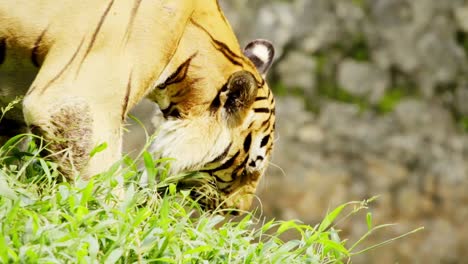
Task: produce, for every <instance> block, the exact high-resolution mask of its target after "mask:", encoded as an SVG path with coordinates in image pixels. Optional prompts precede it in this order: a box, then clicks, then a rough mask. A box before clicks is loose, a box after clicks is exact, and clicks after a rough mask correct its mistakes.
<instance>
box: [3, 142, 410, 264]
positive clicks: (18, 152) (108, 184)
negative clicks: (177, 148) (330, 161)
mask: <svg viewBox="0 0 468 264" xmlns="http://www.w3.org/2000/svg"><path fill="white" fill-rule="evenodd" d="M46 147H47V146H44V145H42V141H41V140H40V139H37V138H36V139H35V140H28V136H27V135H19V136H16V137H14V138H12V139H10V140H9V141H8V142H7V143H6V144H4V145H3V146H1V147H0V233H1V235H0V263H288V264H291V263H348V262H350V261H351V259H352V257H353V256H355V255H356V254H363V253H364V252H366V251H368V250H370V249H372V248H374V247H378V246H381V245H384V244H386V243H389V242H391V241H393V240H395V239H398V238H399V237H398V238H393V239H390V240H388V241H384V242H382V243H380V244H377V245H372V246H369V247H365V246H363V245H362V242H363V241H364V240H365V239H366V238H367V237H368V236H369V235H371V234H372V233H373V232H375V231H376V230H378V229H381V228H384V227H387V226H388V225H379V226H374V223H373V221H372V215H371V214H370V213H368V214H367V216H366V218H365V219H363V221H366V222H367V225H368V228H369V230H368V232H367V233H366V234H363V236H362V239H360V240H358V241H357V242H350V241H348V240H346V239H342V238H340V232H339V231H338V230H337V227H336V225H335V223H336V222H339V221H347V220H348V218H349V217H351V216H355V215H356V214H357V213H358V212H359V211H362V210H367V207H368V203H369V202H370V201H371V200H372V199H371V200H366V201H361V202H350V203H346V204H344V205H341V206H339V207H338V208H336V209H334V210H333V211H331V212H329V213H328V215H327V216H326V217H325V218H324V219H323V221H322V222H321V223H318V224H317V225H315V226H308V225H305V224H302V223H300V222H299V221H273V220H272V221H268V222H265V220H261V219H258V218H256V217H254V213H247V214H245V215H243V216H241V217H238V218H236V219H234V218H230V217H225V216H221V215H218V214H216V213H215V214H210V213H205V212H203V211H202V210H201V209H200V208H199V206H198V204H197V202H196V201H193V200H192V199H191V198H190V196H189V190H178V188H177V186H176V185H177V181H178V180H180V178H181V177H204V176H200V175H197V174H196V173H192V174H186V175H175V176H171V175H167V174H166V173H165V171H167V167H166V166H167V165H164V164H167V160H160V161H153V160H151V159H148V157H149V154H148V153H147V152H143V153H142V155H140V156H141V159H144V162H143V164H146V168H144V169H143V170H146V171H147V173H148V174H149V177H150V178H154V179H156V180H155V181H154V182H153V183H152V184H148V185H146V186H142V185H141V184H140V178H141V174H142V171H141V170H139V169H138V166H137V162H136V161H135V160H132V159H130V158H128V157H125V158H123V159H122V160H121V161H120V162H118V163H116V164H113V165H112V166H111V167H110V168H109V170H108V171H106V172H103V173H101V174H99V175H96V176H95V177H93V178H92V179H91V180H89V181H84V180H81V179H79V178H78V179H77V180H76V181H75V182H68V181H66V180H65V179H63V177H62V176H61V174H60V173H59V171H58V170H57V165H56V164H55V163H54V162H52V161H51V160H50V159H49V158H48V157H47V156H46V157H41V155H40V154H41V153H44V152H43V151H42V150H43V149H44V148H46ZM104 148H105V145H101V146H99V147H97V148H96V150H95V151H94V152H93V154H94V153H96V152H98V151H102V150H103V149H104ZM155 167H156V168H155ZM154 175H159V177H155V176H154ZM161 175H162V176H161ZM122 186H123V189H124V190H125V195H124V196H122V195H119V193H122V192H119V191H118V190H119V189H120V188H121V187H122ZM416 231H417V230H415V231H411V232H410V233H413V232H416ZM285 232H295V233H297V234H298V236H299V238H298V239H295V240H290V241H283V240H282V239H281V235H282V234H284V233H285ZM408 234H409V233H408ZM405 235H407V234H405ZM405 235H402V236H401V237H403V236H405Z"/></svg>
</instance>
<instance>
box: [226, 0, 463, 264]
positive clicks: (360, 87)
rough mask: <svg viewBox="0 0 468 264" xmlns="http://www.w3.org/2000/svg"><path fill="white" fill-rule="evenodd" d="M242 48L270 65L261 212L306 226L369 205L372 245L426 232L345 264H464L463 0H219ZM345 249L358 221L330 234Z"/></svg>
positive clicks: (358, 229) (362, 228) (361, 223)
mask: <svg viewBox="0 0 468 264" xmlns="http://www.w3.org/2000/svg"><path fill="white" fill-rule="evenodd" d="M221 3H222V6H223V7H224V10H225V11H226V14H227V16H228V18H229V20H230V21H231V23H232V25H233V27H234V29H235V31H236V33H237V34H238V36H239V38H240V40H241V43H243V44H245V43H247V42H248V41H249V40H251V39H254V38H266V39H269V40H271V41H272V42H273V43H274V44H275V46H276V49H277V58H278V59H277V61H276V64H275V66H274V68H273V69H272V71H271V73H270V79H271V81H270V83H271V86H272V87H273V89H274V91H275V92H276V95H277V97H278V100H277V102H278V103H277V104H278V106H277V115H278V119H277V120H278V123H277V128H278V140H277V142H276V149H275V154H274V158H273V163H274V165H272V166H270V167H271V169H270V170H269V172H268V175H267V177H266V179H265V180H264V182H263V183H262V184H261V187H260V190H259V197H260V199H261V200H262V203H263V211H264V213H265V214H266V215H267V216H268V217H275V218H277V219H292V218H294V219H301V220H302V221H304V222H305V223H308V224H312V225H314V224H316V223H317V222H318V221H320V219H321V218H322V217H323V216H324V214H325V213H326V212H327V210H328V209H330V208H333V207H334V206H336V205H338V204H342V203H345V202H347V201H351V200H362V199H365V198H369V197H371V196H374V195H380V198H379V199H378V200H377V202H375V203H374V204H373V205H372V209H371V210H372V212H373V214H374V217H375V221H376V222H377V223H380V224H382V223H398V225H397V226H396V227H395V228H391V229H388V230H387V231H384V232H379V233H377V234H376V235H375V236H373V237H372V239H371V240H370V241H369V242H370V244H372V243H376V242H378V241H382V240H385V239H388V238H390V237H392V236H397V235H400V234H403V233H404V232H406V231H409V230H411V229H413V228H415V227H419V226H424V227H425V230H424V231H422V232H420V233H419V234H417V235H413V236H411V237H408V238H405V239H403V240H399V241H397V242H394V243H392V244H390V245H388V246H385V247H383V248H380V249H377V250H375V251H373V252H371V253H368V254H366V255H365V256H361V257H358V258H355V259H354V263H466V261H467V260H466V259H468V250H467V249H468V224H467V219H468V133H467V132H468V75H467V73H468V55H467V54H468V3H467V1H463V0H293V1H284V0H283V1H280V0H276V1H272V0H249V1H247V0H224V1H221ZM341 227H342V228H343V230H344V232H345V234H344V235H349V236H350V237H351V240H353V239H354V240H356V239H357V238H358V237H360V235H362V234H363V233H365V232H366V230H367V227H366V224H365V220H364V218H362V217H361V218H357V219H354V220H351V221H347V223H346V224H345V225H344V226H341Z"/></svg>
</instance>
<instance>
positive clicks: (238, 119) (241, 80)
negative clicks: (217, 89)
mask: <svg viewBox="0 0 468 264" xmlns="http://www.w3.org/2000/svg"><path fill="white" fill-rule="evenodd" d="M226 88H227V98H226V101H225V102H224V109H225V111H226V113H227V114H228V115H227V117H228V122H229V124H230V125H231V126H232V127H235V126H238V125H240V124H241V123H242V120H243V119H244V118H245V116H246V115H247V113H248V109H249V108H250V107H251V106H252V104H253V102H254V101H255V97H256V96H257V89H258V85H257V81H256V80H255V77H254V76H253V75H252V74H251V73H250V72H248V71H238V72H236V73H234V74H232V75H231V77H230V78H229V80H228V82H227V87H226Z"/></svg>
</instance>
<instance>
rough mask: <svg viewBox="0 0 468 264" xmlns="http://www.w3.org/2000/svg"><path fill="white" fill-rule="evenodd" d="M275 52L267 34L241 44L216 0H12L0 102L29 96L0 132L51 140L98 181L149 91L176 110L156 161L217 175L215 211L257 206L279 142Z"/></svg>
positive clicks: (1, 0) (67, 161) (1, 27)
mask: <svg viewBox="0 0 468 264" xmlns="http://www.w3.org/2000/svg"><path fill="white" fill-rule="evenodd" d="M273 58H274V47H273V45H272V44H271V43H270V42H269V41H267V40H264V39H257V40H253V41H251V42H250V43H248V44H247V45H246V46H245V47H244V48H243V49H241V48H240V46H239V43H238V40H237V38H236V36H235V34H234V32H233V30H232V28H231V26H230V24H229V22H228V21H227V19H226V17H225V16H224V14H223V11H222V9H221V7H220V4H219V3H218V1H216V0H158V1H154V0H151V1H150V0H105V1H95V0H81V1H75V0H60V1H54V0H16V1H10V0H0V105H1V106H4V105H6V104H7V102H8V101H10V100H12V99H14V98H16V97H17V96H23V100H22V103H21V105H20V106H18V107H16V108H15V109H13V110H12V111H9V112H8V113H7V114H6V115H5V117H4V118H3V120H2V122H1V123H0V133H1V136H3V138H8V137H11V136H12V135H14V134H17V133H19V132H21V131H29V132H30V133H33V134H35V135H38V136H40V137H42V138H43V139H44V140H46V142H47V143H48V146H49V149H50V150H51V151H52V152H53V153H55V155H54V157H55V160H56V161H57V163H58V164H59V167H60V170H61V171H62V172H63V174H65V175H66V177H67V178H69V179H71V180H73V179H76V177H77V175H80V177H82V178H84V179H89V178H91V177H93V176H94V175H97V174H98V173H100V172H102V171H104V170H105V169H106V168H108V166H110V165H111V164H114V163H115V162H117V161H118V160H119V159H121V156H122V134H123V132H122V131H123V127H124V125H125V123H126V117H127V114H128V112H129V110H130V109H132V108H133V107H134V106H135V105H136V104H138V103H139V102H141V101H142V100H143V99H144V98H146V99H149V100H150V101H151V102H152V103H154V104H156V105H157V106H158V107H159V108H160V109H161V112H162V114H163V117H164V120H163V122H162V123H161V124H160V125H159V127H158V137H157V140H155V141H154V142H153V143H152V144H151V146H150V151H151V153H154V158H158V157H169V158H172V159H173V161H172V162H171V173H174V174H177V173H182V172H190V171H200V172H203V173H205V174H207V175H209V176H210V179H212V180H211V181H210V184H212V185H214V186H215V187H216V189H215V192H216V194H215V195H213V197H217V198H216V199H206V200H205V201H202V202H201V204H202V205H203V206H204V207H205V208H207V209H209V210H212V209H214V208H224V209H229V210H240V211H244V210H248V209H249V208H250V206H251V203H252V200H253V197H254V193H255V190H256V188H257V185H258V183H259V180H260V178H261V176H262V175H263V174H264V173H265V169H266V167H267V165H268V161H269V158H270V155H271V152H272V149H273V142H274V129H275V101H274V97H273V93H272V91H271V89H270V88H269V86H268V84H267V82H266V81H265V79H266V74H267V72H268V70H269V69H270V66H271V64H272V61H273ZM102 143H107V148H106V149H104V150H103V151H101V152H98V153H93V155H92V156H93V157H92V158H90V156H91V152H92V150H93V149H94V148H95V147H96V146H98V145H100V144H102ZM186 183H190V181H189V180H188V181H187V182H186ZM205 189H206V188H205V187H203V186H199V191H198V192H197V194H195V196H200V193H202V192H203V191H204V190H205Z"/></svg>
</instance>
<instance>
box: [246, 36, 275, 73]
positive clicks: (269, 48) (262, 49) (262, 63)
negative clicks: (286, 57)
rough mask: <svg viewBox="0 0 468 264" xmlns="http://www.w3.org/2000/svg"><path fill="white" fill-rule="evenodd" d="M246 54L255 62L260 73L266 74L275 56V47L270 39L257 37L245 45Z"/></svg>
mask: <svg viewBox="0 0 468 264" xmlns="http://www.w3.org/2000/svg"><path fill="white" fill-rule="evenodd" d="M244 55H245V56H246V57H247V58H249V59H250V60H251V61H252V62H253V64H254V65H255V67H256V68H257V70H258V71H259V72H260V74H262V75H263V76H265V75H266V74H267V72H268V70H269V69H270V66H271V63H272V62H273V59H274V57H275V48H274V47H273V44H271V42H270V41H268V40H265V39H256V40H254V41H252V42H250V43H249V44H247V46H245V48H244Z"/></svg>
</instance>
